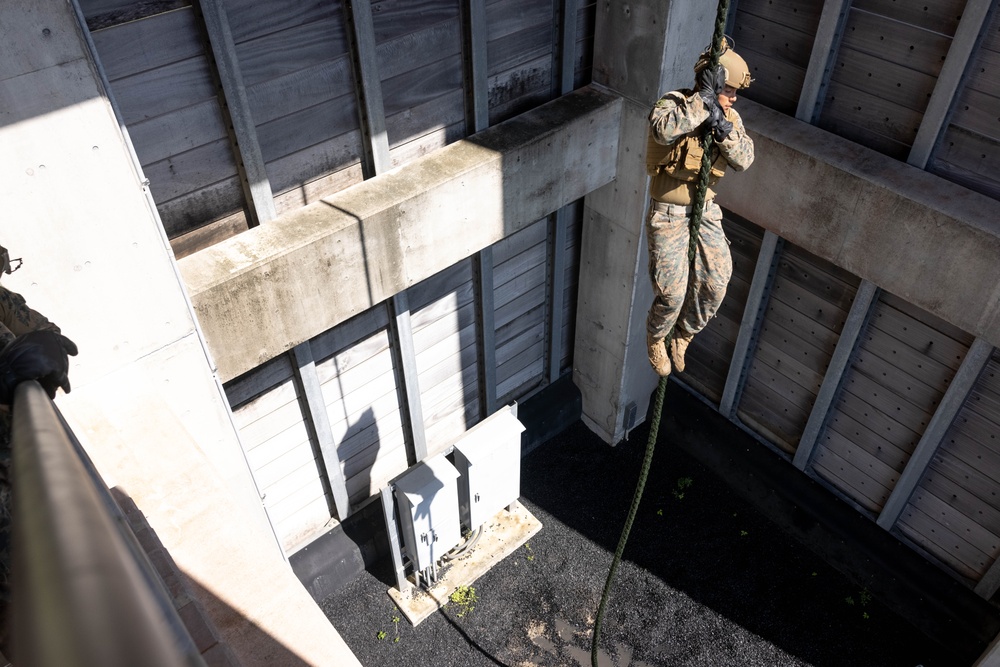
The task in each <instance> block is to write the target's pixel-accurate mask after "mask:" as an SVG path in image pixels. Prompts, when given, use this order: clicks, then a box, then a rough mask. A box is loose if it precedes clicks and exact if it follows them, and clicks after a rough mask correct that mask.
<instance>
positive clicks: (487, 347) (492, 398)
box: [472, 247, 497, 419]
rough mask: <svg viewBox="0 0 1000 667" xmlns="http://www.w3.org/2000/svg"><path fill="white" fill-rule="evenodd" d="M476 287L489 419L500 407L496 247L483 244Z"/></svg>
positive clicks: (482, 392) (483, 405)
mask: <svg viewBox="0 0 1000 667" xmlns="http://www.w3.org/2000/svg"><path fill="white" fill-rule="evenodd" d="M472 279H473V284H474V289H475V291H476V330H477V340H476V345H477V346H478V359H479V405H480V412H481V413H482V417H483V418H484V419H485V418H486V417H489V416H490V415H491V414H493V413H494V412H496V409H497V349H496V325H495V323H494V315H495V314H496V309H495V306H494V304H493V248H491V247H488V248H483V249H482V250H481V251H479V253H478V254H476V255H475V256H474V257H473V258H472Z"/></svg>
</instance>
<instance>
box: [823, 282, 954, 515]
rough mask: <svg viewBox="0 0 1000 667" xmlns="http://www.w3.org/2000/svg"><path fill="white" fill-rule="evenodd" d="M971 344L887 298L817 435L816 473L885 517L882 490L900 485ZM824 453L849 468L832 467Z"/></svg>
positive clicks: (881, 302) (942, 324)
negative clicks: (909, 462) (899, 482)
mask: <svg viewBox="0 0 1000 667" xmlns="http://www.w3.org/2000/svg"><path fill="white" fill-rule="evenodd" d="M971 344H972V338H971V336H969V335H968V334H965V333H964V332H962V331H960V330H958V329H956V328H955V327H952V326H951V325H949V324H947V323H945V322H943V321H941V320H939V319H937V318H935V317H933V316H931V315H929V314H928V313H925V312H923V311H920V310H919V309H917V308H915V307H913V306H911V305H909V304H907V303H906V302H904V301H903V300H901V299H899V298H898V297H895V296H893V295H892V294H889V293H883V294H882V296H881V298H880V300H879V303H878V304H877V305H876V308H875V310H874V312H873V315H872V318H871V321H870V324H869V326H868V328H867V330H866V331H865V332H864V333H863V334H862V337H861V341H860V343H859V345H858V349H857V351H856V353H855V355H854V357H853V361H852V363H851V367H850V368H849V369H848V371H847V372H846V373H845V380H844V384H843V388H842V391H841V394H840V396H839V398H838V400H837V402H836V403H835V405H834V407H833V409H832V410H831V414H830V417H829V419H828V421H827V424H826V428H825V430H824V431H823V432H822V433H821V435H820V438H819V442H818V444H817V456H816V458H815V460H814V472H815V473H816V474H817V475H818V476H820V477H822V478H823V479H826V480H827V481H828V482H830V483H831V484H832V485H833V486H835V487H836V488H837V489H839V490H840V491H841V492H842V493H843V494H844V495H845V496H846V497H848V498H850V499H851V500H854V501H855V502H858V503H859V504H860V505H862V506H864V507H866V508H867V509H869V510H871V511H872V512H878V511H880V510H881V509H882V507H883V506H884V504H885V501H886V500H887V498H888V496H887V495H886V494H883V493H882V492H881V489H883V488H884V489H888V490H890V491H891V490H892V488H893V487H894V486H895V484H896V482H897V481H898V479H899V475H900V474H901V473H902V472H903V469H904V467H905V466H906V464H907V462H908V461H909V459H910V456H911V455H912V454H913V451H914V449H915V448H916V446H917V443H918V442H919V441H920V437H921V435H923V433H924V430H925V429H926V428H927V425H928V424H929V423H930V420H931V417H932V416H933V414H934V412H935V410H936V409H937V406H938V405H939V404H940V401H941V399H942V397H943V396H944V392H945V391H946V390H947V388H948V385H949V384H950V382H951V379H952V378H953V377H954V375H955V373H956V372H957V370H958V368H959V366H960V364H961V362H962V359H963V358H964V357H965V354H966V352H967V351H968V348H969V345H971ZM825 452H831V453H833V454H836V455H837V456H839V457H840V458H841V459H843V460H844V461H843V462H838V463H837V465H836V466H832V465H830V463H829V460H828V458H827V457H825V456H823V455H821V454H823V453H825ZM849 468H850V470H848V469H849ZM862 482H864V484H862ZM876 484H877V486H876ZM873 489H877V490H878V493H875V494H874V495H873V493H872V490H873Z"/></svg>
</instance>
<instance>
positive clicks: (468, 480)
mask: <svg viewBox="0 0 1000 667" xmlns="http://www.w3.org/2000/svg"><path fill="white" fill-rule="evenodd" d="M522 431H524V426H522V425H521V422H519V421H518V420H517V417H516V416H515V413H514V407H511V408H509V409H503V410H500V411H498V412H497V413H496V414H494V415H492V416H491V417H489V418H488V419H486V420H484V421H482V422H480V423H479V424H477V425H476V426H475V427H474V428H472V429H470V430H469V432H468V433H466V434H465V436H463V437H462V439H461V440H459V441H458V442H457V443H455V465H456V466H457V467H458V470H459V473H460V474H461V476H460V477H459V480H458V493H459V511H460V513H461V519H462V523H463V524H464V525H465V526H466V527H467V528H469V529H470V530H475V529H476V528H478V527H479V526H481V525H482V524H483V523H485V522H486V521H487V520H488V519H490V517H492V516H493V515H494V514H496V513H497V512H499V511H500V510H501V509H503V508H504V507H506V506H507V505H510V504H511V503H512V502H514V501H515V500H517V499H518V497H520V495H521V433H522Z"/></svg>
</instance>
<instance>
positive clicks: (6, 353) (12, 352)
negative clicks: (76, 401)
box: [0, 330, 77, 405]
mask: <svg viewBox="0 0 1000 667" xmlns="http://www.w3.org/2000/svg"><path fill="white" fill-rule="evenodd" d="M76 353H77V349H76V343H74V342H73V341H71V340H70V339H69V338H66V336H63V335H62V334H59V333H56V332H55V331H47V330H42V331H29V332H28V333H26V334H22V335H21V336H18V337H17V338H15V339H14V340H12V341H11V342H10V343H8V344H7V346H6V347H4V348H3V350H0V405H10V404H11V402H12V401H13V400H14V389H15V387H17V385H18V384H19V383H20V382H22V381H24V380H38V383H39V384H40V385H42V388H43V389H45V392H46V393H47V394H48V395H49V398H55V396H56V389H58V388H59V387H62V390H63V391H64V392H66V393H67V394H68V393H69V390H70V387H69V376H68V373H69V357H68V356H67V355H73V356H76Z"/></svg>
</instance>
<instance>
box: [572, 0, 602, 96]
mask: <svg viewBox="0 0 1000 667" xmlns="http://www.w3.org/2000/svg"><path fill="white" fill-rule="evenodd" d="M596 21H597V3H596V2H588V1H587V0H583V1H582V2H580V9H579V11H578V12H577V22H576V67H575V68H574V73H573V88H579V87H581V86H585V85H587V84H588V83H590V82H591V80H592V78H593V76H592V64H593V62H594V25H595V23H596Z"/></svg>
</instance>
